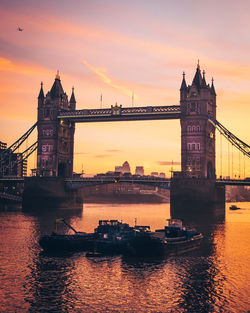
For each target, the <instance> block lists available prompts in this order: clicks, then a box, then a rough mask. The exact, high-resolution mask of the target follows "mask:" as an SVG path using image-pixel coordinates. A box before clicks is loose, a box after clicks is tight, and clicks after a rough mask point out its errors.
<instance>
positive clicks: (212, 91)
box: [210, 78, 216, 96]
mask: <svg viewBox="0 0 250 313" xmlns="http://www.w3.org/2000/svg"><path fill="white" fill-rule="evenodd" d="M210 90H211V94H212V95H213V96H216V92H215V89H214V79H213V78H212V85H211V88H210Z"/></svg>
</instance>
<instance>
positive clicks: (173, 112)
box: [57, 105, 181, 123]
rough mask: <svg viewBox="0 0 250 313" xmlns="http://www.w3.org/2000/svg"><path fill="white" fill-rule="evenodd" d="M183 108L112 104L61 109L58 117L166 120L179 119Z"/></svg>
mask: <svg viewBox="0 0 250 313" xmlns="http://www.w3.org/2000/svg"><path fill="white" fill-rule="evenodd" d="M180 116H181V109H180V106H179V105H172V106H147V107H124V108H123V107H122V106H121V105H120V106H118V105H115V106H111V108H103V109H83V110H72V111H60V113H59V115H58V116H57V118H58V119H61V120H67V121H71V122H85V123H86V122H98V121H99V122H110V121H138V120H161V119H162V120H163V119H164V120H166V119H179V118H180Z"/></svg>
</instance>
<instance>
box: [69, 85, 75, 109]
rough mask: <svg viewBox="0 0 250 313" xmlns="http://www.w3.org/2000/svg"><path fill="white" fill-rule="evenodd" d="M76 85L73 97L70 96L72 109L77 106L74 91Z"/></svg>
mask: <svg viewBox="0 0 250 313" xmlns="http://www.w3.org/2000/svg"><path fill="white" fill-rule="evenodd" d="M74 89H75V88H74V86H73V87H72V93H71V97H70V100H69V104H70V108H71V109H72V110H75V108H76V98H75V93H74Z"/></svg>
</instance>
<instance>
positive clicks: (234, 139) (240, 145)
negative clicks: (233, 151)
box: [208, 116, 250, 158]
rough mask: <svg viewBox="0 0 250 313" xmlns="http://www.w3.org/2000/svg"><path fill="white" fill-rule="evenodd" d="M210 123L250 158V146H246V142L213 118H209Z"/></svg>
mask: <svg viewBox="0 0 250 313" xmlns="http://www.w3.org/2000/svg"><path fill="white" fill-rule="evenodd" d="M208 120H209V122H210V123H211V124H212V125H213V126H214V127H216V128H217V129H218V130H219V132H220V133H221V134H222V135H223V136H224V137H225V138H226V139H227V140H229V141H230V142H231V143H232V145H234V146H235V147H236V148H237V149H239V150H240V151H241V152H242V153H243V154H245V155H246V156H248V157H249V158H250V146H249V145H248V144H246V143H245V142H244V141H242V140H240V139H239V138H238V137H236V136H235V135H234V134H233V133H231V132H230V131H229V130H228V129H227V128H226V127H225V126H223V125H222V124H221V123H219V122H218V121H217V120H214V119H213V118H212V117H210V116H208Z"/></svg>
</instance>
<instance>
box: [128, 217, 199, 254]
mask: <svg viewBox="0 0 250 313" xmlns="http://www.w3.org/2000/svg"><path fill="white" fill-rule="evenodd" d="M167 222H168V224H167V226H165V228H164V229H158V230H156V231H155V232H152V231H150V228H149V227H148V226H147V227H146V226H145V227H142V226H139V227H138V226H137V227H134V231H135V235H134V237H133V238H132V239H131V240H130V241H129V243H128V245H127V251H126V252H127V253H128V254H130V255H134V256H167V255H172V254H181V253H183V252H187V251H190V250H193V249H196V248H197V247H198V246H199V244H200V242H201V239H202V238H203V236H202V234H201V233H199V232H197V231H196V230H193V229H188V228H186V227H183V225H182V221H181V220H180V219H168V220H167Z"/></svg>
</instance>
